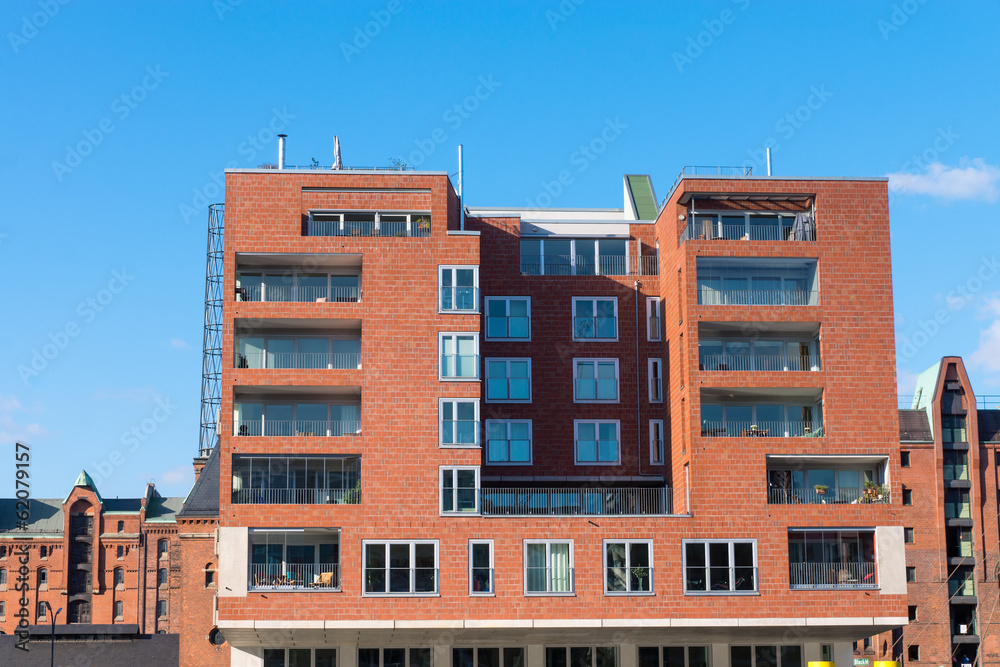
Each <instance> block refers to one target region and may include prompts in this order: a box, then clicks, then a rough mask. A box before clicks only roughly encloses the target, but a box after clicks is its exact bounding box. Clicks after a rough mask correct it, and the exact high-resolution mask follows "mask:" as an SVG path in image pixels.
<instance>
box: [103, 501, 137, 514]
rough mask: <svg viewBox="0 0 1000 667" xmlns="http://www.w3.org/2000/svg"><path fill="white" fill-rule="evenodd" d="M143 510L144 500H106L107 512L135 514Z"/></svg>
mask: <svg viewBox="0 0 1000 667" xmlns="http://www.w3.org/2000/svg"><path fill="white" fill-rule="evenodd" d="M141 509H142V498H105V499H104V511H105V512H135V513H136V514H138V513H139V510H141Z"/></svg>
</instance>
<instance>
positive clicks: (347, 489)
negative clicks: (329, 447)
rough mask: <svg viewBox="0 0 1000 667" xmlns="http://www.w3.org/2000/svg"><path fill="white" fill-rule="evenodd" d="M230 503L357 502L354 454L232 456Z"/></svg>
mask: <svg viewBox="0 0 1000 667" xmlns="http://www.w3.org/2000/svg"><path fill="white" fill-rule="evenodd" d="M232 502H233V504H234V505H245V504H259V505H356V504H358V503H360V502H361V459H360V457H357V456H310V457H284V456H235V457H233V496H232Z"/></svg>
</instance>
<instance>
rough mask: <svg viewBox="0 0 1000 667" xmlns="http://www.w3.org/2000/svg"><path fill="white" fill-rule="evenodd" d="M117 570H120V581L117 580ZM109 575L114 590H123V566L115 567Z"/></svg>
mask: <svg viewBox="0 0 1000 667" xmlns="http://www.w3.org/2000/svg"><path fill="white" fill-rule="evenodd" d="M119 572H121V577H120V578H121V581H118V579H119V576H118V573H119ZM111 576H112V579H111V581H112V582H114V587H115V590H116V591H123V590H125V568H123V567H116V568H115V569H114V570H113V571H112V575H111Z"/></svg>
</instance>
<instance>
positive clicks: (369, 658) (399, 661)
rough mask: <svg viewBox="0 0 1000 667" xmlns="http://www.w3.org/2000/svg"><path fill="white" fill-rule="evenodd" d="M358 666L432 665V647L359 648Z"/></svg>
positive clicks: (400, 666) (408, 666)
mask: <svg viewBox="0 0 1000 667" xmlns="http://www.w3.org/2000/svg"><path fill="white" fill-rule="evenodd" d="M316 667H319V665H317V666H316ZM358 667H431V649H430V648H359V649H358Z"/></svg>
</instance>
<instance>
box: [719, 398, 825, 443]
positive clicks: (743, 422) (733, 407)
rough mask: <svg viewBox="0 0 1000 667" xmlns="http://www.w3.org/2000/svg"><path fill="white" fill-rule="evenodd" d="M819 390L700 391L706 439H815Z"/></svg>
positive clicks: (819, 422) (820, 431)
mask: <svg viewBox="0 0 1000 667" xmlns="http://www.w3.org/2000/svg"><path fill="white" fill-rule="evenodd" d="M821 400H822V390H819V389H767V390H763V389H736V388H731V389H730V388H721V387H720V388H716V387H713V388H708V389H702V391H701V435H702V437H706V438H802V437H805V438H819V437H822V436H823V409H822V405H821Z"/></svg>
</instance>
